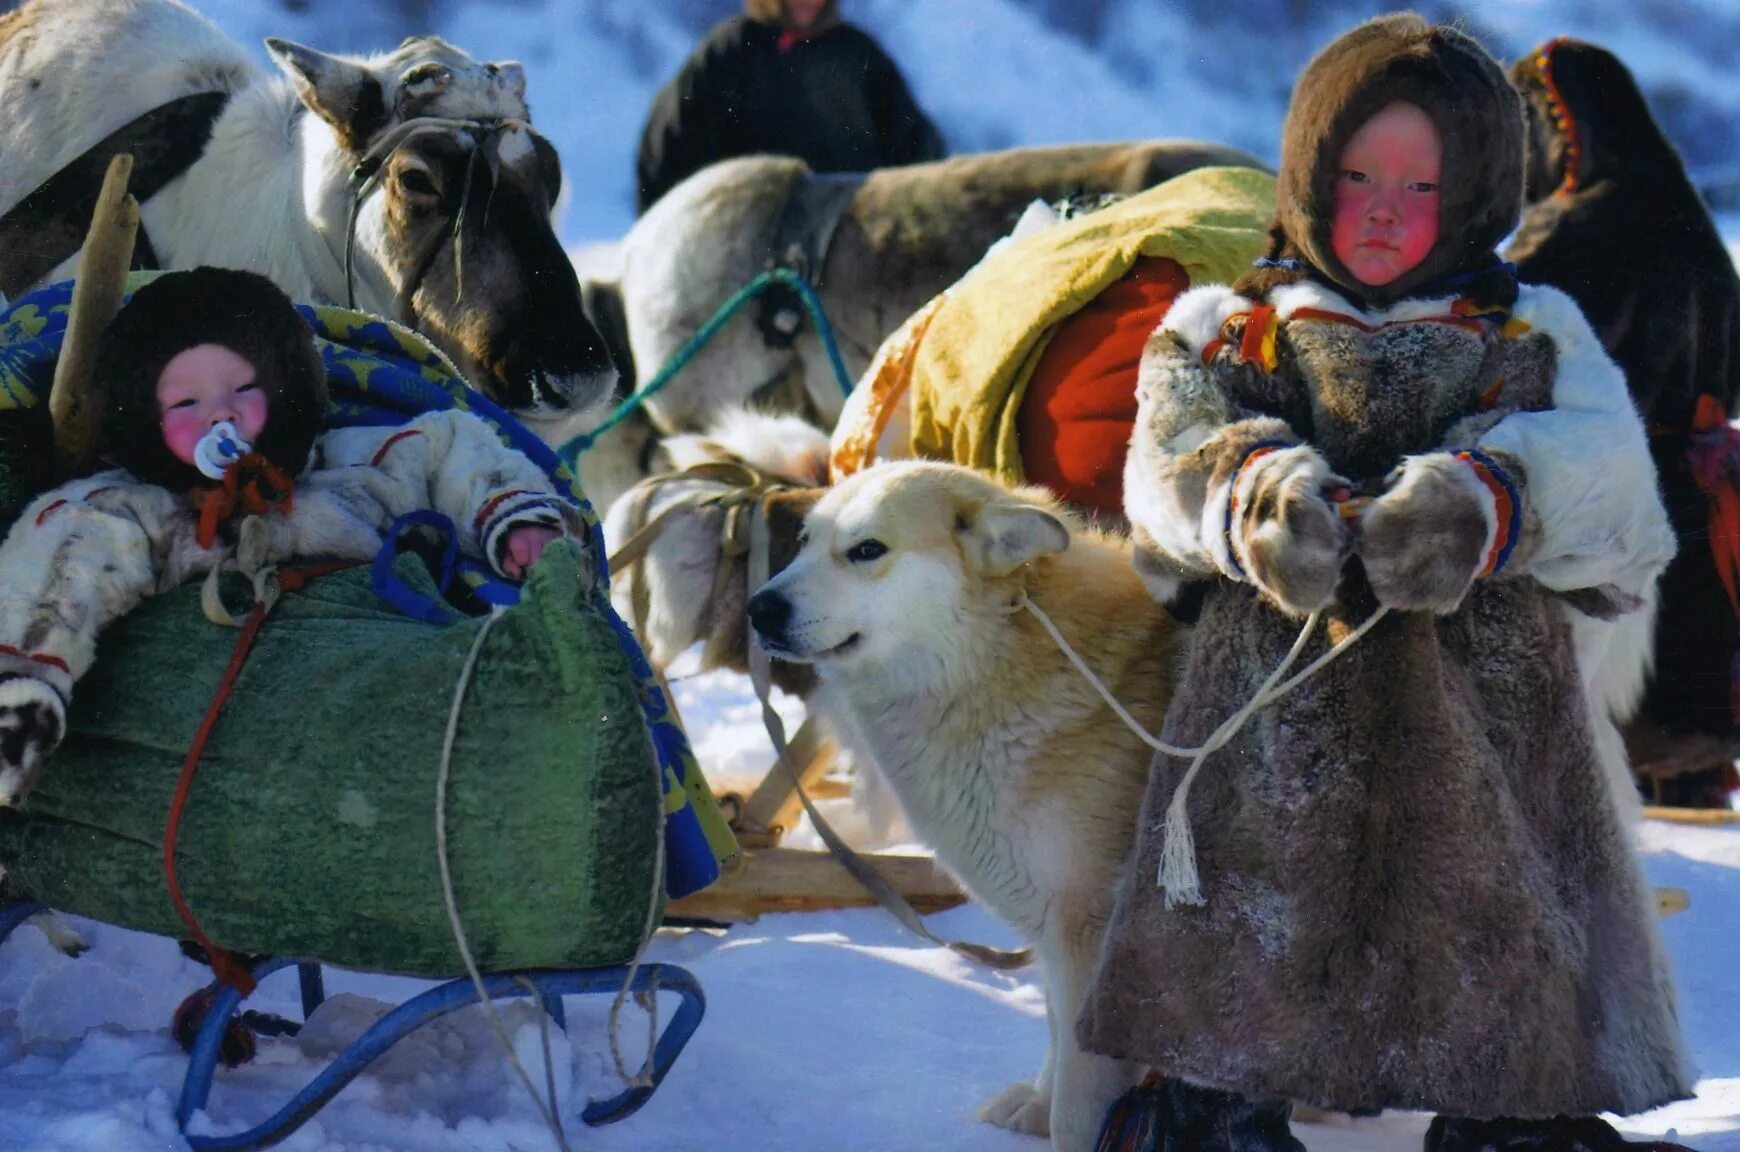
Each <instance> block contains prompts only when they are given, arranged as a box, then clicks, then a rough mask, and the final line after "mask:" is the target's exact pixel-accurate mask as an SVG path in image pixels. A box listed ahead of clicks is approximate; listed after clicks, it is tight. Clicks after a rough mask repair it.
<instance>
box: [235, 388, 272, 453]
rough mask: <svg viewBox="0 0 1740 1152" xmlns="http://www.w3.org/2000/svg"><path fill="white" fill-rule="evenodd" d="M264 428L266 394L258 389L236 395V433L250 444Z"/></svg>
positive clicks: (258, 436)
mask: <svg viewBox="0 0 1740 1152" xmlns="http://www.w3.org/2000/svg"><path fill="white" fill-rule="evenodd" d="M265 427H266V394H265V393H264V392H262V391H260V390H259V389H258V388H256V389H254V390H253V391H251V392H238V393H237V394H236V431H238V432H240V433H241V435H242V439H243V440H246V441H247V442H248V443H250V444H252V443H253V442H254V441H255V440H258V439H259V438H260V432H261V430H262V429H264V428H265Z"/></svg>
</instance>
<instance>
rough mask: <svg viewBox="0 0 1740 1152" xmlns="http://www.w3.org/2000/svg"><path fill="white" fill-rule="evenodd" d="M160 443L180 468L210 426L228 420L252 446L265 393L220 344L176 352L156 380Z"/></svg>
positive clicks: (250, 370)
mask: <svg viewBox="0 0 1740 1152" xmlns="http://www.w3.org/2000/svg"><path fill="white" fill-rule="evenodd" d="M157 411H158V413H159V414H160V415H161V416H162V419H163V442H164V443H165V444H167V445H168V446H169V450H170V451H171V452H173V453H175V458H176V459H177V460H180V461H181V462H182V463H184V464H192V463H193V462H194V461H193V449H194V445H196V444H198V443H199V438H200V437H201V436H204V435H205V434H206V432H207V431H209V430H210V429H211V427H212V425H214V424H216V423H218V422H219V421H221V420H228V421H229V422H230V423H231V424H234V425H235V426H236V431H237V432H238V433H240V434H241V437H242V439H243V440H246V441H247V442H248V443H250V444H252V443H253V442H254V441H255V440H257V439H259V436H260V432H261V430H262V429H264V428H265V427H266V393H265V392H264V391H263V390H262V389H261V388H260V386H259V385H258V384H256V383H255V382H254V366H253V365H252V364H249V363H248V362H247V361H246V360H244V359H242V358H241V357H240V356H239V355H237V354H236V353H235V352H233V351H231V350H230V349H228V348H225V347H224V346H222V345H221V344H196V345H194V346H193V347H192V348H188V349H185V350H184V351H182V352H179V353H177V354H176V356H175V358H174V359H173V360H171V361H170V362H169V363H167V364H165V365H164V366H163V371H162V373H161V374H160V375H159V376H158V377H157Z"/></svg>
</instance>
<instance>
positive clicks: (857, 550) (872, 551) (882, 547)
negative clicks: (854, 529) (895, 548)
mask: <svg viewBox="0 0 1740 1152" xmlns="http://www.w3.org/2000/svg"><path fill="white" fill-rule="evenodd" d="M887 554H888V545H886V544H884V543H883V542H882V541H880V540H860V541H858V543H856V544H854V545H852V546H851V547H850V548H848V549H846V559H848V560H850V561H851V562H852V563H854V564H866V563H868V562H870V561H871V560H875V559H877V558H878V557H881V556H886V555H887Z"/></svg>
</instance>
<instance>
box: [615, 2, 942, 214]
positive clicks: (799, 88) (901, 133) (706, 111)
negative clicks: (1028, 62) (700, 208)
mask: <svg viewBox="0 0 1740 1152" xmlns="http://www.w3.org/2000/svg"><path fill="white" fill-rule="evenodd" d="M759 152H771V153H778V154H780V155H785V156H796V157H799V158H800V159H802V160H803V161H804V162H805V163H806V164H808V165H809V166H810V167H811V168H812V169H813V170H815V171H817V172H864V171H868V170H870V169H872V168H886V167H891V166H894V165H898V164H913V163H917V162H919V161H923V160H937V159H940V158H941V157H942V156H943V155H944V154H945V149H944V146H943V141H942V137H941V136H940V135H939V134H938V133H937V130H936V127H935V126H934V125H932V124H931V122H930V120H929V119H928V118H927V117H926V116H925V114H924V113H923V112H922V111H920V110H919V107H918V105H917V104H916V103H915V102H914V101H913V98H912V93H911V92H910V91H909V90H908V89H907V87H906V81H905V80H903V79H902V78H901V75H900V71H899V69H897V68H896V67H895V66H894V61H892V60H890V59H889V58H888V54H887V53H885V52H884V51H882V49H881V48H880V47H878V46H877V44H876V42H875V41H874V40H872V39H871V38H870V37H869V36H868V35H866V34H865V33H864V32H862V31H860V30H859V29H857V28H854V27H853V26H852V25H850V24H845V23H836V24H834V25H832V26H831V27H829V28H827V29H826V30H824V31H822V32H820V33H818V34H816V35H814V36H812V37H810V38H808V39H793V38H792V37H790V36H789V35H788V34H786V33H783V32H782V31H781V30H780V29H779V28H778V27H775V26H774V25H771V24H767V23H762V22H760V21H757V20H751V19H748V18H746V17H742V16H739V17H734V18H732V19H730V20H726V21H725V22H723V23H722V24H719V25H718V26H717V27H715V28H714V29H713V31H712V32H710V33H709V34H708V35H707V38H706V39H705V40H703V41H702V42H701V45H700V47H698V48H697V49H696V50H695V52H694V53H693V54H692V55H691V56H690V57H689V59H688V61H687V62H685V63H684V65H683V68H682V70H681V71H680V72H679V73H678V74H677V76H676V77H675V78H674V79H673V80H672V81H671V82H670V83H669V84H666V85H665V87H664V88H663V89H661V90H660V92H659V94H658V95H657V96H656V97H655V98H654V99H653V106H652V111H651V112H650V113H649V115H648V117H647V123H646V128H645V130H644V131H643V132H642V133H641V141H640V153H639V157H638V160H637V163H636V166H635V167H636V175H637V177H638V184H637V188H636V195H635V207H636V210H637V211H639V212H645V211H646V210H647V209H648V208H650V207H651V206H652V205H653V203H654V202H655V201H657V200H658V198H659V197H661V196H663V195H664V194H665V193H666V192H668V191H670V189H671V188H672V187H673V186H675V185H676V184H677V183H679V182H680V181H682V180H683V179H685V178H686V177H688V176H690V175H692V174H693V173H695V172H697V171H699V170H700V169H702V168H704V167H706V166H707V165H708V164H712V163H714V162H715V161H719V160H724V159H727V158H729V157H732V156H748V155H752V154H755V153H759Z"/></svg>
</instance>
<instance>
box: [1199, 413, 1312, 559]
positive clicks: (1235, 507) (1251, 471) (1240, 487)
mask: <svg viewBox="0 0 1740 1152" xmlns="http://www.w3.org/2000/svg"><path fill="white" fill-rule="evenodd" d="M1293 447H1295V445H1292V444H1289V443H1287V442H1286V441H1285V440H1259V441H1257V442H1256V443H1255V444H1253V445H1251V446H1250V448H1248V449H1247V450H1246V451H1245V455H1244V459H1242V460H1240V461H1239V464H1238V467H1237V468H1234V469H1233V473H1232V476H1231V477H1229V478H1228V479H1227V481H1226V483H1224V484H1218V485H1216V486H1215V488H1214V489H1213V490H1212V491H1211V492H1210V493H1209V497H1208V500H1207V502H1206V503H1205V504H1204V506H1203V509H1202V513H1203V524H1202V539H1203V542H1204V543H1205V544H1206V545H1207V546H1208V553H1209V555H1210V556H1212V557H1214V562H1215V563H1216V564H1218V565H1220V568H1221V571H1223V572H1225V573H1226V574H1227V575H1228V576H1231V577H1232V578H1233V579H1235V580H1245V579H1247V577H1246V575H1245V565H1244V562H1243V558H1242V557H1240V556H1239V550H1238V546H1237V544H1236V543H1235V533H1234V531H1233V529H1234V528H1235V527H1237V525H1238V515H1239V509H1240V508H1242V507H1246V506H1248V505H1249V504H1250V501H1251V494H1252V490H1253V489H1254V488H1255V486H1256V474H1257V469H1256V468H1255V467H1253V465H1255V464H1256V463H1257V462H1258V461H1260V460H1262V459H1263V458H1264V457H1266V456H1270V455H1272V454H1274V453H1276V452H1284V451H1286V450H1288V449H1290V448H1293Z"/></svg>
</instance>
